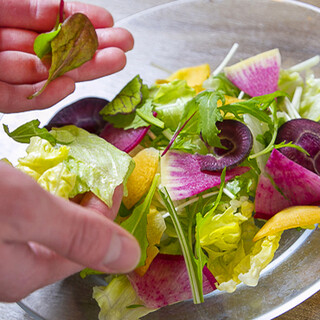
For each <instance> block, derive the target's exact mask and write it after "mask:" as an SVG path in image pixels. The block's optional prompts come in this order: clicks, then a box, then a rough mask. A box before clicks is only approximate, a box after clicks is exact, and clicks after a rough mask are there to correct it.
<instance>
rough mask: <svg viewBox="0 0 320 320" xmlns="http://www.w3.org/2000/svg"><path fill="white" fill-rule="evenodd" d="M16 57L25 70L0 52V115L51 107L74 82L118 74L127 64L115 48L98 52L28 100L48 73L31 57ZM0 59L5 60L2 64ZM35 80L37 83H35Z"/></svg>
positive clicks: (123, 56)
mask: <svg viewBox="0 0 320 320" xmlns="http://www.w3.org/2000/svg"><path fill="white" fill-rule="evenodd" d="M15 56H16V57H17V56H19V57H21V60H22V62H21V61H20V62H21V63H22V65H24V66H25V67H21V66H20V65H19V64H14V63H13V60H12V59H11V58H10V57H7V55H6V54H5V52H2V53H0V112H4V113H8V112H20V111H26V110H31V109H44V108H47V107H50V106H52V105H54V104H56V103H57V102H59V101H60V100H61V99H63V98H65V97H66V96H67V95H68V94H70V93H72V92H73V91H74V88H75V84H74V82H77V81H85V80H91V79H96V78H99V77H103V76H106V75H109V74H112V73H115V72H118V71H120V70H121V69H122V68H123V67H124V66H125V64H126V56H125V54H124V52H123V51H122V50H120V49H118V48H107V49H103V50H99V51H98V52H97V53H96V54H95V56H94V58H93V59H92V60H90V61H88V62H87V63H85V64H84V65H82V66H81V67H79V68H77V69H74V70H72V71H70V72H68V73H66V75H65V76H62V77H59V78H57V79H55V80H54V81H53V82H51V83H50V84H49V86H48V87H47V88H46V89H45V90H44V91H43V93H42V94H40V95H39V96H37V97H35V98H33V99H31V100H28V99H27V97H29V96H31V95H32V94H34V93H35V92H37V91H38V90H39V89H40V88H41V87H42V86H43V84H44V82H45V81H41V80H44V79H46V78H47V71H46V69H45V67H44V65H43V64H42V63H40V62H39V63H38V61H39V60H37V58H36V57H35V56H33V55H30V54H27V53H16V55H15ZM29 56H32V57H31V58H30V57H29ZM1 57H3V58H4V59H3V60H2V61H1ZM25 57H26V58H25ZM25 60H27V62H26V63H24V62H25ZM4 61H6V63H4ZM8 65H12V70H11V71H10V72H8V70H7V68H8ZM19 66H20V68H19ZM2 71H3V73H2ZM1 80H2V82H1ZM35 81H39V82H36V83H35ZM6 82H9V84H8V83H6ZM10 82H11V83H10ZM22 83H27V84H22ZM28 83H29V84H28Z"/></svg>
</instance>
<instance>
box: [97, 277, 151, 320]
mask: <svg viewBox="0 0 320 320" xmlns="http://www.w3.org/2000/svg"><path fill="white" fill-rule="evenodd" d="M93 298H94V299H95V300H96V301H97V303H98V305H99V307H100V312H99V320H110V319H112V320H132V319H135V320H136V319H140V318H141V317H143V316H145V315H147V314H148V313H150V312H153V311H155V310H153V309H149V308H147V307H145V306H144V305H143V301H142V300H140V298H139V297H138V296H137V294H136V292H135V290H134V289H133V287H132V285H131V283H130V281H129V280H128V278H127V277H126V276H125V275H121V276H117V277H115V278H113V279H112V281H111V282H110V283H109V284H108V285H107V286H105V287H103V286H99V287H94V288H93Z"/></svg>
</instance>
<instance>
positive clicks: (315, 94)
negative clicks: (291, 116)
mask: <svg viewBox="0 0 320 320" xmlns="http://www.w3.org/2000/svg"><path fill="white" fill-rule="evenodd" d="M299 112H300V115H301V116H302V117H303V118H307V119H311V120H314V121H319V120H320V79H318V78H315V77H314V75H313V74H311V75H310V76H309V77H307V78H306V83H305V86H304V89H303V93H302V98H301V103H300V109H299Z"/></svg>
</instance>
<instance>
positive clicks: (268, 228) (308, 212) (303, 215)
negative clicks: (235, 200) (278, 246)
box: [253, 206, 320, 241]
mask: <svg viewBox="0 0 320 320" xmlns="http://www.w3.org/2000/svg"><path fill="white" fill-rule="evenodd" d="M316 223H320V207H318V206H293V207H289V208H286V209H284V210H281V211H280V212H278V213H277V214H275V215H274V216H273V217H272V218H270V219H269V220H268V221H267V222H266V223H265V224H264V225H263V227H262V228H261V229H260V230H259V231H258V232H257V234H256V235H255V236H254V238H253V241H258V240H260V239H262V238H264V237H267V236H271V235H274V234H276V233H277V232H280V231H284V230H287V229H292V228H298V227H308V226H310V225H314V224H316Z"/></svg>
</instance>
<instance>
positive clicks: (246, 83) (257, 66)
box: [224, 49, 281, 97]
mask: <svg viewBox="0 0 320 320" xmlns="http://www.w3.org/2000/svg"><path fill="white" fill-rule="evenodd" d="M280 66H281V56H280V52H279V50H278V49H273V50H270V51H266V52H263V53H260V54H258V55H256V56H253V57H250V58H248V59H246V60H243V61H241V62H239V63H236V64H234V65H232V66H230V67H225V68H224V72H225V75H226V77H227V78H228V79H229V80H230V81H231V82H232V83H233V84H234V85H235V86H237V87H238V88H239V89H241V90H242V91H244V92H245V93H247V94H248V95H249V96H251V97H256V96H262V95H265V94H268V93H272V92H274V91H276V90H277V89H278V80H279V73H280Z"/></svg>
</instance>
